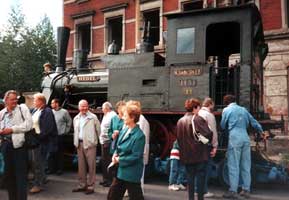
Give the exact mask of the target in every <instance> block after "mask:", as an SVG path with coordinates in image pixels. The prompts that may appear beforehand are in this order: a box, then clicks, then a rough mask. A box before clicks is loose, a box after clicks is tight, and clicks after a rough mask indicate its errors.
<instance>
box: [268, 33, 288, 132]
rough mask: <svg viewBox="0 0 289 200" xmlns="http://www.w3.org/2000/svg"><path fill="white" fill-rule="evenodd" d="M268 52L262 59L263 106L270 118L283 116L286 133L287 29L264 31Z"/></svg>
mask: <svg viewBox="0 0 289 200" xmlns="http://www.w3.org/2000/svg"><path fill="white" fill-rule="evenodd" d="M265 38H266V42H267V43H268V46H269V53H268V55H267V58H266V60H265V61H264V107H265V112H267V113H269V114H270V117H271V118H272V119H276V120H280V118H281V115H283V116H284V118H285V129H286V130H285V134H288V88H287V86H288V82H287V81H288V70H287V66H288V64H289V31H288V30H285V31H282V30H279V31H267V32H265Z"/></svg>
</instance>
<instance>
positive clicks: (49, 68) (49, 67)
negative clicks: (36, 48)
mask: <svg viewBox="0 0 289 200" xmlns="http://www.w3.org/2000/svg"><path fill="white" fill-rule="evenodd" d="M43 68H44V74H50V73H51V72H52V65H51V64H50V63H45V64H44V65H43Z"/></svg>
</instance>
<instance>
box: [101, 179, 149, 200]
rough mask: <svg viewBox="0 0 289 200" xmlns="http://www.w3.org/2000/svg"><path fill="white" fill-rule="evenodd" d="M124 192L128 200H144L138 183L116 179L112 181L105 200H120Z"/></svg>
mask: <svg viewBox="0 0 289 200" xmlns="http://www.w3.org/2000/svg"><path fill="white" fill-rule="evenodd" d="M126 190H127V191H128V196H129V199H130V200H144V197H143V193H142V189H141V186H140V183H132V182H128V181H124V180H120V179H118V178H114V179H113V181H112V184H111V186H110V188H109V191H108V195H107V200H122V198H123V195H124V193H125V191H126Z"/></svg>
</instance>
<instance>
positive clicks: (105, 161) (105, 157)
mask: <svg viewBox="0 0 289 200" xmlns="http://www.w3.org/2000/svg"><path fill="white" fill-rule="evenodd" d="M110 162H111V155H110V143H104V144H102V145H101V171H102V177H103V181H104V182H109V183H110V182H111V181H112V177H111V175H109V173H107V167H108V165H109V163H110Z"/></svg>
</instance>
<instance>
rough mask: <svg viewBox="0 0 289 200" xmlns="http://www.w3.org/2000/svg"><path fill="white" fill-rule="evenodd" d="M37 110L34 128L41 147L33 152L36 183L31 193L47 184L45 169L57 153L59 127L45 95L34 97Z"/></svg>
mask: <svg viewBox="0 0 289 200" xmlns="http://www.w3.org/2000/svg"><path fill="white" fill-rule="evenodd" d="M34 106H35V109H34V111H33V115H32V121H33V128H34V129H35V132H36V133H37V134H39V137H38V138H39V142H40V146H39V147H37V148H35V149H33V150H32V163H33V166H34V167H33V168H34V181H33V187H32V188H31V189H30V191H29V192H30V193H32V194H33V193H38V192H41V190H42V185H43V184H44V183H45V182H46V176H45V167H46V166H47V165H48V158H49V155H50V154H52V153H55V152H57V148H58V142H57V135H58V133H57V126H56V122H55V118H54V114H53V112H52V110H51V108H49V107H48V106H46V98H45V96H44V95H43V94H41V93H37V94H35V95H34Z"/></svg>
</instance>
